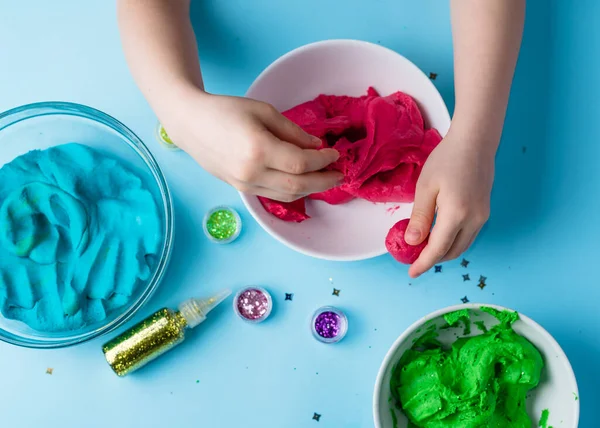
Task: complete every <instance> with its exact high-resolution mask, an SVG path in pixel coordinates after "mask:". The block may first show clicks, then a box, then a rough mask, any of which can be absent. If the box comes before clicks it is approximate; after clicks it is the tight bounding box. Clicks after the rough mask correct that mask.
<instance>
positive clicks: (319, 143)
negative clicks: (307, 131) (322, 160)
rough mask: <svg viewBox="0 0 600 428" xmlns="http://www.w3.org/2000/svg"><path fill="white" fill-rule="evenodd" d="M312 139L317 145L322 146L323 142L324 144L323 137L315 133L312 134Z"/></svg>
mask: <svg viewBox="0 0 600 428" xmlns="http://www.w3.org/2000/svg"><path fill="white" fill-rule="evenodd" d="M311 139H312V143H313V144H314V145H315V146H317V147H320V146H321V144H322V141H321V139H320V138H319V137H315V136H314V135H312V136H311Z"/></svg>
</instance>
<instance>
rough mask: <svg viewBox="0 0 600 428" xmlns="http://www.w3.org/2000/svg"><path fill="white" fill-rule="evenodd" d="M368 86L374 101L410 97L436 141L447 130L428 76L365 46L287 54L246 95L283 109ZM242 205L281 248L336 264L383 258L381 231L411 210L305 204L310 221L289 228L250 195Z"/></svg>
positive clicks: (332, 44)
mask: <svg viewBox="0 0 600 428" xmlns="http://www.w3.org/2000/svg"><path fill="white" fill-rule="evenodd" d="M369 86H373V87H374V88H375V89H377V91H379V93H380V94H381V95H389V94H391V93H393V92H396V91H403V92H405V93H407V94H409V95H411V96H412V97H413V98H414V99H415V100H416V101H417V103H418V104H419V107H420V108H421V111H422V113H423V115H424V118H425V122H426V124H427V126H428V127H433V128H436V129H437V130H438V131H439V132H440V134H441V135H442V136H443V135H445V134H446V132H447V131H448V128H449V127H450V115H449V113H448V109H447V107H446V105H445V104H444V101H443V100H442V97H441V96H440V94H439V92H438V91H437V89H436V88H435V86H434V85H433V84H432V83H431V81H430V80H429V78H428V77H427V76H426V75H425V74H424V73H423V72H422V71H421V70H419V69H418V68H417V66H415V65H414V64H413V63H412V62H410V61H409V60H407V59H406V58H404V57H403V56H401V55H400V54H398V53H396V52H394V51H391V50H389V49H387V48H384V47H382V46H379V45H375V44H372V43H367V42H361V41H355V40H328V41H324V42H319V43H313V44H310V45H306V46H303V47H300V48H298V49H296V50H293V51H292V52H289V53H288V54H286V55H284V56H283V57H281V58H279V59H278V60H277V61H275V62H274V63H273V64H271V65H270V66H269V67H268V68H267V69H266V70H265V71H263V72H262V73H261V75H260V76H259V77H258V78H257V79H256V80H255V81H254V83H253V84H252V86H251V87H250V89H249V90H248V93H247V94H246V96H248V97H249V98H253V99H257V100H261V101H265V102H268V103H270V104H272V105H273V106H275V107H276V108H277V109H278V110H280V111H285V110H288V109H290V108H292V107H294V106H296V105H298V104H301V103H303V102H305V101H309V100H312V99H314V98H315V97H316V96H317V95H319V94H322V93H326V94H333V95H351V96H360V95H364V94H365V93H366V91H367V88H368V87H369ZM242 199H243V201H244V203H245V204H246V207H247V208H248V210H249V211H250V213H251V214H252V215H253V216H254V218H255V219H256V220H257V221H258V223H259V224H260V225H261V226H262V227H263V228H264V229H265V230H266V231H267V232H268V233H269V234H271V235H272V236H274V237H275V238H277V239H278V240H279V241H281V242H282V243H284V244H285V245H287V246H288V247H290V248H292V249H294V250H296V251H299V252H301V253H304V254H307V255H309V256H313V257H317V258H322V259H327V260H341V261H353V260H363V259H368V258H371V257H376V256H379V255H382V254H384V253H385V252H386V249H385V236H386V235H387V232H388V230H389V229H390V227H391V226H393V225H394V223H396V222H397V221H399V220H401V219H403V218H407V217H409V216H410V212H411V207H412V204H373V203H370V202H367V201H363V200H354V201H352V202H350V203H348V204H344V205H337V206H332V205H328V204H327V203H325V202H322V201H311V200H308V201H307V212H308V214H309V215H310V216H311V217H312V218H311V219H310V220H307V221H305V222H303V223H300V224H296V223H288V222H284V221H281V220H279V219H277V218H275V217H273V216H272V215H270V214H269V213H267V212H266V211H265V210H264V209H263V207H262V205H261V204H260V202H259V201H258V200H257V199H256V197H254V196H249V195H242ZM398 207H399V208H398Z"/></svg>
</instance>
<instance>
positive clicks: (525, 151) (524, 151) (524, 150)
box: [521, 146, 527, 154]
mask: <svg viewBox="0 0 600 428" xmlns="http://www.w3.org/2000/svg"><path fill="white" fill-rule="evenodd" d="M521 150H522V151H523V154H525V153H527V147H525V146H523V148H522V149H521Z"/></svg>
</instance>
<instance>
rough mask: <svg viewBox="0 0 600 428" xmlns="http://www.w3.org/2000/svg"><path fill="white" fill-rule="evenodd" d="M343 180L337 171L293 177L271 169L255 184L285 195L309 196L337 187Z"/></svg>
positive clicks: (342, 175)
mask: <svg viewBox="0 0 600 428" xmlns="http://www.w3.org/2000/svg"><path fill="white" fill-rule="evenodd" d="M343 179H344V174H342V173H341V172H337V171H324V172H308V173H306V174H301V175H294V174H288V173H286V172H281V171H276V170H273V169H272V170H268V171H267V172H266V173H265V174H264V175H263V176H262V177H261V179H260V181H258V182H257V184H258V185H259V186H262V187H266V188H268V189H272V190H275V191H276V192H279V193H283V194H286V195H310V194H311V193H317V192H324V191H325V190H329V189H331V188H333V187H335V186H337V185H339V184H340V183H341V182H342V181H343Z"/></svg>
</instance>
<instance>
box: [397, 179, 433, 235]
mask: <svg viewBox="0 0 600 428" xmlns="http://www.w3.org/2000/svg"><path fill="white" fill-rule="evenodd" d="M437 195H438V191H437V189H436V190H430V189H427V188H425V187H423V188H417V192H416V193H415V203H414V205H413V209H412V213H411V215H410V222H409V223H408V227H407V228H406V233H405V235H404V239H405V240H406V243H407V244H409V245H419V244H420V243H421V242H423V241H424V240H425V238H427V235H429V232H430V231H431V224H432V223H433V218H434V216H435V202H436V199H437Z"/></svg>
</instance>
